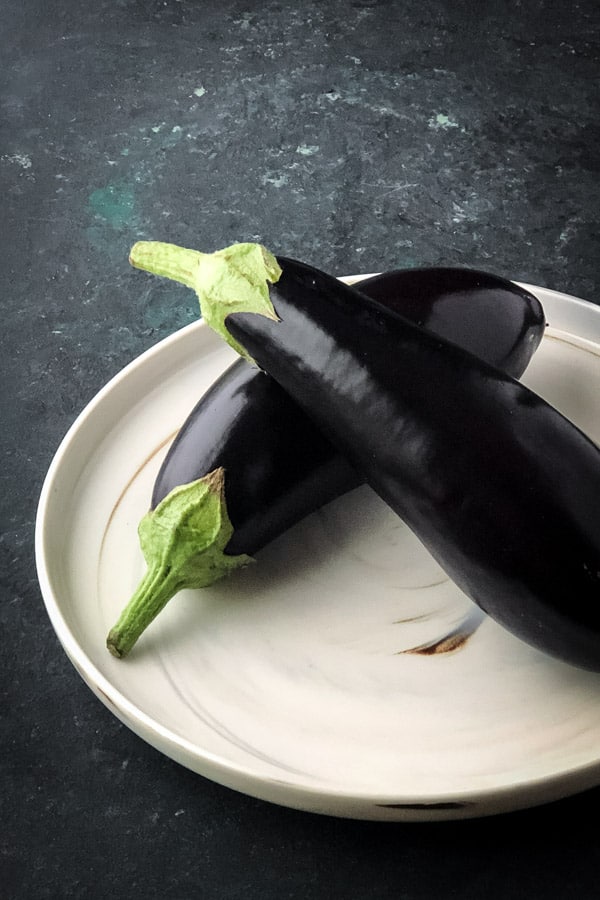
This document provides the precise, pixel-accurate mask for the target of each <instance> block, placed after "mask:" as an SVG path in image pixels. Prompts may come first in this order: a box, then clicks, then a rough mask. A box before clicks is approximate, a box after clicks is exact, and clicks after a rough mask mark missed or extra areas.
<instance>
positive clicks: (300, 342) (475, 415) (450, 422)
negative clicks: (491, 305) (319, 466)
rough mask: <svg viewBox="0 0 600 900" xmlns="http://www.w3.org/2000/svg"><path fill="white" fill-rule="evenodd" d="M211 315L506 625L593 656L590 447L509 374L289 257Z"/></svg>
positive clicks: (596, 602) (599, 565) (599, 603)
mask: <svg viewBox="0 0 600 900" xmlns="http://www.w3.org/2000/svg"><path fill="white" fill-rule="evenodd" d="M280 264H281V266H282V269H283V274H282V276H281V278H280V280H279V281H278V282H277V283H276V284H275V285H273V286H272V287H270V288H269V290H270V295H271V300H272V302H273V306H274V308H275V311H276V313H277V315H278V316H279V317H280V321H279V322H276V321H273V320H269V319H267V318H266V317H264V316H260V315H256V314H252V313H235V314H230V315H228V316H227V317H226V319H225V324H226V327H227V328H228V330H229V332H230V333H231V335H232V336H233V338H234V339H235V340H236V341H239V343H240V344H241V345H242V346H243V347H244V348H245V349H246V350H247V351H248V353H249V354H250V355H251V356H252V357H253V358H254V360H256V362H257V364H258V365H259V366H260V367H261V368H263V369H264V370H266V371H268V372H269V373H270V375H271V376H272V377H274V378H275V379H276V380H277V381H278V382H279V383H280V384H281V386H282V387H284V389H285V390H287V391H288V393H290V395H291V396H293V397H294V399H295V400H296V402H297V403H298V404H299V405H301V406H302V407H303V408H304V409H305V410H306V411H307V412H308V413H309V414H310V416H311V417H312V418H313V420H314V422H315V423H316V424H317V425H318V426H319V428H320V429H321V430H322V431H323V433H324V434H325V435H327V437H328V438H329V439H330V440H331V441H332V443H333V444H335V445H336V446H337V448H338V450H339V451H340V452H342V453H343V454H344V455H345V456H346V458H347V459H348V460H350V462H351V463H352V464H353V466H354V467H355V468H356V470H357V471H358V472H359V473H360V474H361V476H362V477H363V478H364V480H365V481H367V482H368V483H369V484H370V485H371V486H372V487H373V488H374V489H375V490H376V491H377V492H378V493H379V494H380V496H381V497H382V498H383V499H384V500H385V501H386V502H387V503H388V504H389V505H390V506H391V507H392V508H393V509H394V510H395V511H396V512H397V513H398V514H399V515H400V516H401V517H402V518H403V519H404V521H405V522H406V523H407V524H408V525H409V526H410V527H411V528H412V529H413V531H414V532H415V533H416V534H417V535H418V536H419V538H420V539H421V540H422V541H423V543H424V544H425V546H426V547H427V548H428V549H429V550H430V552H431V553H432V555H433V556H434V557H435V558H436V559H437V560H438V562H439V563H440V564H441V566H442V567H443V568H444V569H445V571H446V572H447V574H448V575H449V576H450V577H451V578H452V579H453V580H454V581H455V582H456V584H458V585H459V587H460V588H461V589H462V590H463V591H464V592H465V593H466V594H467V595H468V596H469V597H471V598H472V599H473V600H474V601H475V602H476V603H477V604H478V605H479V606H480V607H482V608H483V609H484V610H485V612H487V613H488V614H489V615H490V616H491V617H492V618H494V619H495V620H496V621H498V622H499V623H500V624H501V625H503V626H505V627H506V628H507V629H508V630H510V631H512V632H513V633H514V634H515V635H517V636H518V637H520V638H522V639H523V640H524V641H527V642H528V643H530V644H531V645H533V646H534V647H537V648H539V649H541V650H543V651H545V652H547V653H549V654H551V655H553V656H555V657H558V658H560V659H562V660H565V661H567V662H569V663H572V664H573V665H576V666H579V667H582V668H587V669H592V670H595V671H600V451H599V450H598V448H597V447H596V446H595V444H593V443H592V441H590V440H589V439H588V438H587V437H586V436H585V435H584V434H583V433H582V432H581V431H579V430H578V429H577V428H576V427H575V426H574V425H572V424H571V423H570V422H569V421H568V420H566V419H565V418H564V417H563V416H562V415H561V414H560V413H558V412H557V411H556V410H555V409H554V408H553V407H552V406H550V405H549V404H548V403H546V402H545V401H544V400H542V399H541V398H540V397H538V396H537V395H536V394H534V393H533V392H532V391H530V390H528V389H527V388H526V387H524V386H523V385H522V384H520V383H519V382H518V381H516V380H515V379H513V378H512V377H510V376H509V375H507V374H505V373H502V372H501V371H500V370H499V369H497V368H495V367H493V366H491V365H490V364H489V363H486V362H484V361H483V360H481V359H479V358H477V357H476V356H474V355H472V354H470V353H467V352H465V351H464V350H462V349H461V348H460V347H458V346H457V345H456V344H452V343H449V342H446V341H445V340H443V339H442V338H440V337H437V336H436V335H434V334H433V333H431V332H429V331H427V330H425V329H422V328H419V327H417V326H415V325H414V324H412V323H410V322H409V321H408V320H403V319H402V318H401V317H399V316H392V315H390V314H389V312H388V311H387V310H386V309H385V308H384V307H383V306H381V305H380V304H378V303H376V302H373V301H372V300H370V299H369V298H367V297H366V296H364V295H361V293H360V292H359V291H358V290H355V289H352V288H349V287H346V286H344V285H341V284H340V283H339V282H337V280H336V279H335V278H332V277H331V276H328V275H325V274H324V273H321V272H319V271H318V270H316V269H313V268H311V267H309V266H306V265H304V264H302V263H298V262H296V261H293V260H285V259H284V260H280Z"/></svg>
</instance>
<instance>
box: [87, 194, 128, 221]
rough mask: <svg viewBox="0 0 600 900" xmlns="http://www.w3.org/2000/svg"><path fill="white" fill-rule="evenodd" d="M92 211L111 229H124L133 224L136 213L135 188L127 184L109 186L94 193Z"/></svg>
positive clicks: (90, 202) (91, 200) (90, 199)
mask: <svg viewBox="0 0 600 900" xmlns="http://www.w3.org/2000/svg"><path fill="white" fill-rule="evenodd" d="M89 205H90V209H91V210H92V212H93V213H94V215H95V216H97V217H98V218H100V219H104V221H105V222H106V224H107V225H110V226H111V228H124V227H125V226H126V225H129V224H130V223H131V220H132V217H133V211H134V194H133V188H131V187H130V186H129V185H127V184H109V185H107V186H106V187H104V188H98V189H97V190H95V191H93V192H92V193H91V194H90V197H89Z"/></svg>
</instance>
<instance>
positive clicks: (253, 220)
mask: <svg viewBox="0 0 600 900" xmlns="http://www.w3.org/2000/svg"><path fill="white" fill-rule="evenodd" d="M599 42H600V12H599V10H598V6H597V3H596V2H593V0H583V2H579V3H577V4H558V3H554V2H547V3H546V2H542V0H532V2H528V3H525V2H523V3H519V2H512V3H509V2H498V0H484V2H481V3H479V4H477V5H475V4H469V3H466V2H458V3H450V2H443V0H426V2H417V0H408V2H403V3H394V2H378V0H371V2H369V0H362V2H361V0H356V2H341V0H330V2H327V3H324V2H322V3H320V2H316V0H313V2H306V3H301V4H292V3H287V2H280V3H275V2H266V3H261V4H258V3H256V4H252V3H241V2H232V0H223V2H219V3H213V2H205V3H201V2H195V3H193V2H190V0H183V2H177V0H160V2H159V0H152V2H142V0H137V2H135V0H114V2H107V0H100V2H97V3H95V4H85V3H76V2H74V0H64V2H61V3H56V2H51V3H50V2H44V3H42V2H41V0H24V2H21V3H18V4H17V3H15V2H11V0H0V60H1V63H2V65H1V72H2V76H1V78H0V104H1V106H0V188H1V192H2V193H1V196H2V213H1V217H0V248H1V254H2V267H1V272H0V279H1V293H0V297H1V298H2V300H1V302H2V311H3V320H2V341H3V344H2V355H1V360H2V373H3V391H2V414H1V421H2V447H3V467H2V491H1V493H0V503H1V521H0V526H1V527H0V550H1V554H2V556H1V559H2V562H1V575H2V601H1V605H0V626H1V630H2V643H1V650H0V660H1V673H0V675H1V687H0V691H1V694H0V705H1V720H0V739H1V743H2V754H3V759H2V768H1V775H0V779H1V781H0V817H1V822H2V827H1V828H0V883H1V884H2V885H3V889H2V893H3V895H4V896H9V897H15V898H19V900H20V898H62V897H68V898H71V897H73V898H80V897H81V898H84V897H85V898H87V897H107V896H116V897H121V896H129V897H140V898H150V897H165V898H177V900H187V898H189V897H195V896H199V897H203V898H204V897H205V898H211V900H212V898H215V900H225V898H238V897H239V898H241V897H244V898H263V897H276V898H288V897H289V898H298V900H310V898H315V900H316V898H321V897H336V898H337V897H339V898H346V897H348V898H349V897H356V898H370V897H377V898H388V897H389V898H391V897H394V898H410V900H412V898H419V900H420V898H431V897H434V898H435V897H442V896H443V897H461V898H463V897H464V898H480V897H482V896H488V897H511V898H513V897H518V898H520V897H523V898H525V897H527V898H530V897H547V896H552V897H578V898H581V897H585V898H587V897H590V898H591V897H596V896H597V869H598V865H599V864H600V850H599V849H598V841H597V836H596V830H595V829H594V828H593V827H591V826H590V825H589V824H588V817H591V818H592V820H593V819H594V815H595V811H596V806H597V804H598V801H599V799H600V792H599V791H597V790H596V791H591V792H589V793H587V794H585V795H583V796H580V797H577V798H572V799H569V800H566V801H563V802H562V803H557V804H553V805H552V806H549V807H547V808H544V809H538V810H531V811H528V812H524V813H518V814H515V815H512V816H507V817H502V818H498V819H493V820H485V821H481V822H470V823H462V824H444V825H435V826H422V825H420V826H402V825H397V826H396V825H392V826H390V825H385V826H384V825H379V824H368V823H355V822H344V821H336V820H332V819H326V818H320V817H317V816H313V815H308V814H303V813H298V812H292V811H288V810H282V809H278V808H276V807H273V806H270V805H268V804H265V803H261V802H259V801H255V800H252V799H249V798H246V797H243V796H240V795H237V794H235V793H233V792H231V791H229V790H226V789H224V788H220V787H218V786H216V785H214V784H212V783H210V782H208V781H206V780H204V779H202V778H200V777H198V776H195V775H192V774H190V773H188V772H187V771H185V770H184V769H182V768H180V767H179V766H177V765H176V764H175V763H173V762H171V761H170V760H168V759H166V758H164V757H162V756H160V755H159V754H158V753H157V752H156V751H154V750H152V749H151V748H149V747H147V746H146V745H145V744H144V743H142V742H141V741H140V740H139V739H138V738H137V737H135V736H134V735H133V734H132V733H131V732H130V731H128V730H127V729H126V728H125V727H123V726H121V725H120V724H119V723H118V722H117V720H116V719H114V717H113V716H112V715H111V714H110V713H109V712H108V711H107V710H106V709H105V708H104V707H103V706H102V705H101V704H100V703H99V701H98V700H96V699H95V698H94V697H93V695H92V694H91V693H90V691H89V690H88V689H87V688H86V687H85V685H84V684H83V682H82V681H81V679H80V678H79V676H78V675H77V674H76V672H75V670H74V669H73V668H72V667H71V665H70V663H69V662H68V661H67V659H66V657H65V655H64V653H63V651H62V650H61V648H60V647H59V645H58V642H57V640H56V638H55V637H54V633H53V631H52V629H51V626H50V624H49V621H48V619H47V616H46V613H45V610H44V607H43V605H42V601H41V597H40V593H39V589H38V586H37V580H36V576H35V569H34V558H33V525H34V518H35V509H36V503H37V498H38V495H39V490H40V488H41V483H42V479H43V476H44V474H45V471H46V469H47V467H48V465H49V463H50V460H51V458H52V455H53V453H54V451H55V449H56V447H57V445H58V443H59V441H60V439H61V438H62V436H63V434H64V432H65V431H66V429H67V428H68V426H69V425H70V423H71V422H72V421H73V419H74V418H75V416H76V415H77V413H78V412H79V411H80V410H81V409H82V408H83V407H84V405H85V404H86V403H87V402H88V401H89V400H90V399H91V398H92V397H93V396H94V394H95V393H96V391H97V390H98V389H99V388H100V387H101V386H102V385H103V384H104V383H105V382H106V381H107V380H108V379H109V378H110V377H111V376H112V375H114V374H115V373H116V372H117V371H119V369H120V368H121V367H122V366H123V365H124V364H126V363H127V362H129V361H130V360H131V359H133V358H134V357H135V356H137V355H138V354H139V353H140V352H141V351H142V350H144V349H145V348H146V347H148V346H150V345H151V344H153V343H155V342H156V341H157V340H159V339H160V338H162V337H164V336H166V335H167V334H169V333H171V332H172V331H174V330H175V329H177V328H178V327H180V326H181V325H183V324H185V323H187V322H189V321H192V320H193V319H194V318H195V317H196V309H195V306H194V302H193V298H192V297H191V295H190V294H189V292H187V291H186V290H185V289H184V288H181V289H179V288H178V287H176V286H173V285H169V284H167V283H162V282H160V281H159V280H158V279H144V278H141V277H139V275H138V276H136V275H135V274H134V273H133V272H132V271H131V270H130V268H129V266H128V263H127V254H128V251H129V248H130V246H131V244H132V243H133V242H134V241H135V240H138V239H162V240H169V241H173V242H176V243H181V244H183V245H188V246H194V247H204V249H207V250H211V249H215V248H217V247H219V246H225V245H227V244H229V243H231V242H233V241H237V240H260V241H262V242H264V243H265V244H267V245H268V246H269V247H270V248H271V249H273V250H274V251H275V252H277V253H283V254H286V255H289V256H297V257H300V258H303V259H305V260H306V261H307V262H311V263H314V264H316V265H319V266H321V267H323V268H325V269H328V270H329V271H332V272H334V273H347V272H359V271H362V272H369V271H377V270H381V269H387V268H392V267H395V266H404V265H406V266H413V265H423V264H444V265H453V264H458V265H468V266H473V267H478V268H484V269H487V270H489V271H492V272H495V273H497V274H500V275H505V276H508V277H511V278H514V279H517V280H524V281H528V282H531V283H534V284H540V285H544V286H547V287H550V288H555V289H558V290H563V291H566V292H569V293H573V294H576V295H578V296H583V297H585V298H587V299H590V300H592V301H597V300H598V299H599V298H600V292H599V276H600V266H599V264H598V223H599V218H600V213H599V209H600V203H599V199H600V198H599V193H600V191H599V187H598V168H599V165H598V150H597V148H598V138H599V136H600V134H599V131H600V129H599V126H598V114H599V105H600V104H599V101H598V74H599V70H600V65H599V62H600V49H599ZM194 400H195V398H190V407H191V406H192V405H193V402H194Z"/></svg>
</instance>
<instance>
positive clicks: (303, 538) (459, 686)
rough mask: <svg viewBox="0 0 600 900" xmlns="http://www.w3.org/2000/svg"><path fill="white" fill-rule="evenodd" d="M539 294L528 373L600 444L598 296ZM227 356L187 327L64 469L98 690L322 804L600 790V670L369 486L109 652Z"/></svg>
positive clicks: (76, 636)
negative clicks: (519, 629)
mask: <svg viewBox="0 0 600 900" xmlns="http://www.w3.org/2000/svg"><path fill="white" fill-rule="evenodd" d="M530 289H532V290H533V291H534V292H535V293H537V294H538V296H539V297H540V299H541V301H542V303H543V304H544V307H545V309H546V313H547V318H548V321H549V328H548V330H547V333H546V335H545V337H544V339H543V341H542V345H541V347H540V349H539V350H538V352H537V354H536V356H535V358H534V360H533V362H532V363H531V365H530V367H529V369H528V371H527V373H526V375H525V377H524V381H525V382H526V383H527V384H529V385H530V386H531V387H532V388H533V389H534V390H536V391H537V392H538V393H540V394H542V395H543V396H545V397H546V398H547V399H548V400H549V401H550V402H552V403H553V404H554V405H555V406H557V407H558V408H559V409H560V410H561V411H562V412H564V413H565V414H566V415H568V416H569V417H570V418H571V419H573V420H574V421H575V422H576V424H578V425H579V426H580V427H582V428H583V429H584V430H585V431H586V432H587V433H588V434H589V435H590V436H591V437H592V438H593V439H594V440H596V441H600V308H599V307H594V306H592V305H590V304H586V303H585V302H584V301H579V300H576V299H574V298H570V297H567V296H565V295H561V294H557V293H555V292H552V291H548V290H545V289H541V288H530ZM233 359H234V355H233V352H232V351H230V350H229V348H227V347H225V346H224V345H223V344H222V343H221V342H220V341H219V340H218V339H217V338H216V337H214V336H213V334H212V333H211V332H210V331H209V330H208V329H207V328H206V327H204V326H203V325H202V324H201V323H197V324H194V325H191V326H188V327H187V328H184V329H182V330H181V331H179V332H177V333H176V334H174V335H173V336H172V337H170V338H168V339H167V340H166V341H163V342H162V343H161V344H158V345H157V346H156V347H154V348H153V349H152V350H150V351H149V352H147V353H146V354H144V355H143V356H142V357H140V358H139V359H138V360H136V361H135V362H134V363H132V364H131V365H130V366H128V367H127V368H126V369H125V370H124V371H123V372H122V373H121V374H120V375H119V376H117V378H116V379H114V380H113V381H112V382H110V383H109V385H107V386H106V388H104V390H103V391H101V392H100V394H99V395H98V396H97V397H96V398H95V400H94V401H93V402H92V403H91V404H90V405H89V406H88V407H87V408H86V410H84V412H83V413H82V414H81V416H80V417H79V419H78V420H77V422H76V423H75V425H74V426H73V428H72V429H71V430H70V432H69V433H68V435H67V436H66V438H65V440H64V441H63V443H62V445H61V447H60V449H59V451H58V452H57V454H56V457H55V459H54V461H53V463H52V466H51V468H50V471H49V473H48V476H47V479H46V482H45V485H44V490H43V493H42V497H41V500H40V507H39V514H38V528H37V543H36V550H37V561H38V572H39V578H40V583H41V586H42V591H43V594H44V599H45V602H46V606H47V609H48V612H49V615H50V617H51V620H52V623H53V625H54V628H55V630H56V632H57V634H58V636H59V638H60V640H61V642H62V644H63V646H64V648H65V651H66V652H67V654H68V655H69V657H70V659H71V660H72V662H73V663H74V665H75V666H76V667H77V669H78V671H79V672H80V674H81V675H82V677H83V678H84V679H85V681H86V682H87V683H88V684H89V686H90V687H91V688H92V690H93V691H94V692H95V693H96V694H97V695H98V696H99V697H100V699H101V700H102V701H103V702H104V703H105V704H106V705H107V706H108V707H109V708H110V709H112V710H113V712H114V713H115V714H116V715H117V716H118V717H119V718H120V719H121V720H122V721H124V722H125V723H126V724H127V725H129V726H130V727H131V728H132V729H133V730H134V731H135V732H136V733H137V734H139V735H140V736H141V737H142V738H144V739H145V740H146V741H148V742H149V743H151V744H152V745H154V746H155V747H157V748H159V749H160V750H161V751H163V752H164V753H166V754H168V755H169V756H170V757H172V758H173V759H175V760H178V761H179V762H181V763H182V764H183V765H186V766H188V767H189V768H191V769H193V770H195V771H197V772H199V773H200V774H203V775H205V776H207V777H209V778H211V779H214V780H215V781H219V782H221V783H223V784H225V785H228V786H230V787H232V788H234V789H237V790H241V791H244V792H246V793H248V794H252V795H254V796H258V797H261V798H264V799H266V800H270V801H273V802H276V803H281V804H284V805H289V806H292V807H298V808H303V809H309V810H312V811H315V812H322V813H327V814H333V815H340V816H352V817H357V818H364V819H382V820H385V819H388V820H421V819H424V820H427V819H439V818H453V817H467V816H479V815H489V814H492V813H495V812H501V811H506V810H511V809H516V808H520V807H524V806H528V805H531V804H536V803H541V802H544V801H547V800H552V799H556V798H558V797H561V796H565V795H567V794H569V793H572V792H574V791H577V790H581V789H583V788H586V787H589V786H591V785H594V784H597V783H599V782H600V675H595V674H591V673H587V672H583V671H580V670H577V669H575V668H572V667H570V666H567V665H565V664H563V663H560V662H556V661H554V660H551V659H549V658H547V657H546V656H545V655H543V654H542V653H540V652H538V651H536V650H533V649H531V648H529V647H528V646H526V645H525V644H523V643H522V642H521V641H519V640H517V639H516V638H513V637H512V636H511V635H510V634H508V633H507V632H506V631H504V630H503V629H502V628H500V627H499V626H498V625H496V624H495V623H494V622H492V621H491V620H489V619H487V618H486V617H485V616H483V615H482V614H481V613H480V612H479V611H478V610H477V609H476V608H475V607H474V606H473V605H472V604H471V603H470V601H469V600H467V599H466V598H465V596H464V595H463V594H462V593H461V592H460V591H459V590H458V588H456V587H455V586H454V585H453V584H452V583H451V582H450V581H449V580H448V579H447V578H446V577H445V575H444V573H443V572H442V571H441V569H440V568H439V566H438V565H437V564H436V563H435V562H434V561H433V560H432V559H431V557H430V556H429V554H428V553H427V551H425V550H424V548H423V547H422V546H421V545H420V543H419V541H418V540H417V539H416V538H415V537H414V536H413V535H412V534H411V532H410V531H409V530H408V528H407V527H406V526H405V525H404V524H403V523H402V522H401V521H400V520H399V519H398V518H397V517H396V516H394V515H393V514H392V513H391V512H390V511H389V510H388V509H387V507H386V506H385V505H384V504H383V503H382V502H381V501H380V500H379V499H378V498H377V497H376V496H375V495H374V494H373V493H372V492H371V491H370V489H368V488H367V487H363V488H360V489H358V490H357V491H355V492H353V493H352V494H349V495H347V496H346V497H343V498H341V499H340V500H338V501H336V502H335V503H333V504H330V505H329V506H328V507H326V508H324V509H322V510H321V511H320V512H318V513H317V514H315V515H313V516H311V517H309V518H308V519H306V520H305V521H304V522H302V523H301V524H300V525H298V526H297V527H296V528H294V529H292V530H291V531H289V532H288V533H287V534H285V535H283V536H282V537H281V538H280V539H278V540H277V541H275V542H274V543H273V544H272V545H271V546H269V547H268V548H267V549H266V550H264V551H263V552H262V553H261V554H260V556H259V558H258V559H257V562H256V564H255V565H254V566H251V567H249V568H247V569H245V570H243V571H239V572H237V573H235V574H234V575H233V576H232V577H231V578H229V579H228V580H226V581H224V582H222V583H220V584H217V585H215V586H213V587H212V588H207V589H205V590H203V591H196V592H193V591H188V592H184V593H182V594H180V595H179V596H178V597H176V598H175V599H174V600H173V601H172V602H171V603H170V604H169V606H168V607H167V608H166V609H165V610H164V612H163V613H162V614H161V616H160V617H159V618H158V619H157V620H156V621H155V622H154V623H153V625H152V626H151V628H150V629H148V631H147V632H146V634H145V635H144V636H143V637H142V639H141V640H140V642H139V644H138V645H137V646H136V648H135V649H134V651H133V652H132V653H131V656H130V657H129V658H127V659H126V660H123V661H119V660H116V659H114V658H112V657H111V656H110V655H109V654H108V652H107V650H106V648H105V637H106V633H107V631H108V629H109V627H110V626H111V625H112V624H113V622H114V620H115V619H116V617H117V615H118V613H119V611H120V609H121V608H122V606H123V605H124V603H125V602H126V600H127V599H128V597H129V595H130V594H131V592H132V591H133V589H134V588H135V586H136V583H137V581H138V579H139V577H140V576H141V574H142V572H143V560H142V557H141V552H140V550H139V547H138V542H137V533H136V529H137V523H138V521H139V519H140V518H141V516H142V515H143V513H144V512H145V511H146V509H147V506H148V501H149V497H150V493H151V487H152V483H153V480H154V477H155V475H156V472H157V471H158V467H159V465H160V462H161V460H162V458H163V457H164V454H165V453H166V451H167V448H168V445H169V442H170V440H171V439H172V437H173V436H174V434H175V432H176V430H177V429H178V427H179V426H180V424H181V423H182V422H183V420H184V419H185V417H186V416H187V414H188V412H189V411H190V409H191V408H192V406H193V405H194V404H195V402H196V400H197V398H198V397H199V396H200V394H201V393H202V392H203V390H205V389H206V388H208V386H209V385H210V384H211V383H212V382H213V381H214V379H215V378H216V377H217V376H218V375H219V374H220V373H221V372H222V371H223V370H224V369H225V368H226V367H227V366H228V365H229V363H230V362H231V361H232V360H233ZM541 449H542V448H541Z"/></svg>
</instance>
